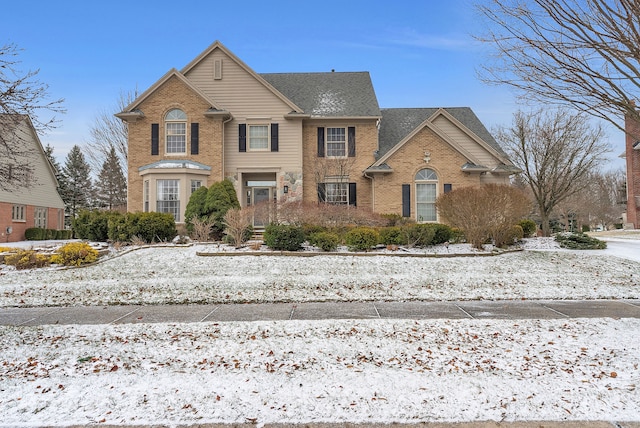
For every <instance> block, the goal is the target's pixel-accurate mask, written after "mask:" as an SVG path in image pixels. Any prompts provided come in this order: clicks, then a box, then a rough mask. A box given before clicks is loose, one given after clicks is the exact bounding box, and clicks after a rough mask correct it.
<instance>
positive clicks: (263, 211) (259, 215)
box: [251, 187, 271, 228]
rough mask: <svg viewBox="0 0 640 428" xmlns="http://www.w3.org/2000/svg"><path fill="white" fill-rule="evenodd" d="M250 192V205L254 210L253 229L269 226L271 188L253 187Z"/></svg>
mask: <svg viewBox="0 0 640 428" xmlns="http://www.w3.org/2000/svg"><path fill="white" fill-rule="evenodd" d="M251 190H252V192H251V195H252V198H251V205H253V206H254V207H255V209H256V210H255V212H254V214H253V227H260V228H262V227H265V226H266V225H267V224H269V211H270V206H269V205H270V204H269V201H271V188H270V187H253V188H252V189H251Z"/></svg>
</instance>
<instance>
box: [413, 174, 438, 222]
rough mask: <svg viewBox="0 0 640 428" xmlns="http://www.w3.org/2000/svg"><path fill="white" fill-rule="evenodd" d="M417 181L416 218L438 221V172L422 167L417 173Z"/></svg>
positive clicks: (418, 219)
mask: <svg viewBox="0 0 640 428" xmlns="http://www.w3.org/2000/svg"><path fill="white" fill-rule="evenodd" d="M415 182H416V220H417V221H437V219H438V216H437V213H436V197H437V196H438V174H436V172H435V171H434V170H432V169H430V168H425V169H421V170H420V171H418V173H417V174H416V177H415Z"/></svg>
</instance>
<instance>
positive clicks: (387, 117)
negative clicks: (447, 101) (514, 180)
mask: <svg viewBox="0 0 640 428" xmlns="http://www.w3.org/2000/svg"><path fill="white" fill-rule="evenodd" d="M443 110H446V111H447V113H449V114H450V115H451V116H453V117H454V118H456V119H457V120H458V121H459V122H460V123H462V124H463V125H464V126H466V127H467V128H469V130H471V132H473V133H474V134H476V135H477V136H478V137H480V138H481V139H482V140H484V141H485V142H486V143H487V144H489V145H490V146H491V147H493V148H494V149H495V150H496V151H497V152H498V153H500V154H501V155H503V156H505V157H507V155H506V154H505V152H504V150H502V147H500V145H499V144H498V142H497V141H496V140H495V139H494V138H493V136H492V135H491V133H490V132H489V131H487V128H485V126H484V125H483V124H482V122H480V119H478V117H477V116H476V115H475V113H474V112H473V111H472V110H471V109H470V108H469V107H447V108H444V109H443ZM437 111H438V108H389V109H382V120H381V122H380V137H379V142H380V151H379V156H384V154H385V153H387V152H388V151H389V150H391V149H392V148H393V147H394V146H395V145H396V144H398V143H399V142H400V141H402V140H403V139H404V138H405V137H406V136H407V135H409V134H410V133H411V132H412V131H413V130H414V129H416V128H417V127H418V126H419V125H420V124H421V123H422V122H424V121H425V120H427V119H428V118H429V117H431V116H432V115H433V114H434V113H435V112H437Z"/></svg>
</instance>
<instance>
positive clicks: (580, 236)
mask: <svg viewBox="0 0 640 428" xmlns="http://www.w3.org/2000/svg"><path fill="white" fill-rule="evenodd" d="M555 240H556V241H557V242H558V243H559V244H560V246H561V247H562V248H568V249H571V250H603V249H605V248H607V243H606V242H604V241H601V240H600V239H597V238H593V237H591V236H589V235H585V234H584V233H570V232H567V233H558V234H557V235H556V237H555Z"/></svg>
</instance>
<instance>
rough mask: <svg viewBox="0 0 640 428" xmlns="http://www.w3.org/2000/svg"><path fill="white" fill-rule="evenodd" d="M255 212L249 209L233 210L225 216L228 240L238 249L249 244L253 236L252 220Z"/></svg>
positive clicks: (225, 230) (225, 231)
mask: <svg viewBox="0 0 640 428" xmlns="http://www.w3.org/2000/svg"><path fill="white" fill-rule="evenodd" d="M252 217H253V210H252V209H251V207H249V208H244V209H240V208H231V209H230V210H228V211H227V213H226V214H225V216H224V224H225V229H224V233H225V234H226V240H227V242H229V244H231V245H234V246H235V247H236V248H238V247H240V246H241V245H242V244H244V243H245V242H247V241H248V240H249V239H250V238H251V235H252V234H253V225H252V224H251V219H252Z"/></svg>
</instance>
